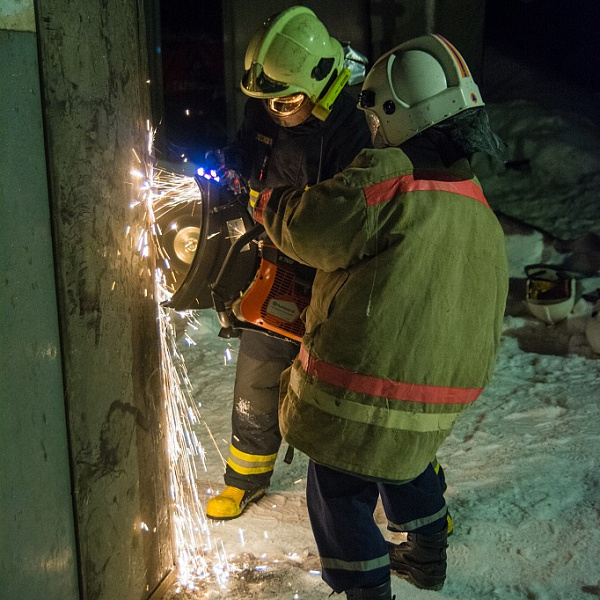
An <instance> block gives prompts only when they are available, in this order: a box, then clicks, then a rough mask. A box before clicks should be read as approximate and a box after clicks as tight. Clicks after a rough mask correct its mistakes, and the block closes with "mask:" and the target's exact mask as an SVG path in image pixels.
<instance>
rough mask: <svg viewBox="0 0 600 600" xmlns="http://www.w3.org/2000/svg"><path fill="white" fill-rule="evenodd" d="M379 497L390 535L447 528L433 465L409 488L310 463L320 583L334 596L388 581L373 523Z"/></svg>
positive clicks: (385, 557) (384, 545)
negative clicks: (334, 593) (331, 591)
mask: <svg viewBox="0 0 600 600" xmlns="http://www.w3.org/2000/svg"><path fill="white" fill-rule="evenodd" d="M380 495H381V501H382V504H383V508H384V510H385V514H386V517H387V519H388V528H389V529H390V530H393V531H413V532H418V533H438V532H439V531H441V530H442V529H443V528H444V527H446V514H447V508H446V503H445V501H444V495H443V492H442V489H441V485H440V480H439V478H438V476H437V475H436V473H435V470H434V467H433V466H432V465H429V466H428V467H427V469H425V471H424V472H423V473H421V475H419V476H418V477H417V478H416V479H413V480H412V481H410V482H408V483H404V484H391V483H377V482H374V481H369V480H366V479H362V478H360V477H358V476H356V475H351V474H349V473H343V472H341V471H336V470H334V469H330V468H329V467H325V466H323V465H318V464H316V463H314V462H313V461H312V460H311V461H310V462H309V465H308V479H307V486H306V499H307V505H308V513H309V516H310V523H311V527H312V530H313V534H314V536H315V541H316V543H317V548H318V550H319V556H320V558H321V567H322V577H323V580H324V581H325V582H326V583H327V584H328V585H329V586H331V588H332V589H333V591H334V592H336V593H340V592H343V591H345V590H349V589H352V588H365V587H373V586H376V585H379V584H381V583H383V582H385V581H386V580H387V579H389V577H390V561H389V555H388V547H387V542H386V540H385V538H384V536H383V534H382V533H381V531H380V529H379V527H378V525H377V524H376V523H375V519H374V518H373V512H374V510H375V507H376V505H377V499H378V497H379V496H380Z"/></svg>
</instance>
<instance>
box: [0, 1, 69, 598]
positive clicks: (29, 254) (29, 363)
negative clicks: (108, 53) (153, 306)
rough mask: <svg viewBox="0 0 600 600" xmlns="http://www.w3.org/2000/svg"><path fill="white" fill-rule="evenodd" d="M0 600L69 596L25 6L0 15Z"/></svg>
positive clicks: (63, 462)
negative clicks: (0, 99) (0, 100)
mask: <svg viewBox="0 0 600 600" xmlns="http://www.w3.org/2000/svg"><path fill="white" fill-rule="evenodd" d="M0 97H1V98H2V102H0V331H1V334H0V598H2V600H33V599H37V598H43V599H44V600H76V599H77V598H79V593H78V578H77V550H76V543H75V531H74V515H73V504H72V500H71V480H70V474H69V455H68V444H67V427H66V416H65V403H64V394H63V380H62V370H61V346H60V341H59V326H58V313H57V304H56V292H55V278H54V259H53V251H52V238H51V229H50V210H49V200H48V184H47V175H46V163H45V151H44V136H43V126H42V105H41V98H40V86H39V65H38V58H37V41H36V34H35V25H34V11H33V3H32V2H17V1H14V2H12V1H10V0H9V1H6V0H5V1H4V2H3V3H2V7H1V9H0Z"/></svg>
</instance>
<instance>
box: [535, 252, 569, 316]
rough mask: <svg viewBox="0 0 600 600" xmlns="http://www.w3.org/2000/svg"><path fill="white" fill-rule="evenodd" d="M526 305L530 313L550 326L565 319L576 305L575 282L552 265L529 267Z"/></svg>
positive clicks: (567, 274)
mask: <svg viewBox="0 0 600 600" xmlns="http://www.w3.org/2000/svg"><path fill="white" fill-rule="evenodd" d="M525 273H526V274H527V288H526V298H525V300H526V303H527V308H529V311H530V312H531V313H532V314H533V315H534V316H535V317H537V318H538V319H541V320H542V321H545V322H546V323H549V324H554V323H558V322H559V321H562V319H565V318H566V317H567V316H568V315H569V313H570V312H571V310H572V309H573V306H574V304H575V280H574V279H573V278H572V277H570V274H569V273H566V272H564V271H561V270H560V269H559V268H557V267H553V266H552V265H540V264H538V265H528V266H527V267H525Z"/></svg>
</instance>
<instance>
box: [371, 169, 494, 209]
mask: <svg viewBox="0 0 600 600" xmlns="http://www.w3.org/2000/svg"><path fill="white" fill-rule="evenodd" d="M408 192H449V193H450V194H459V195H461V196H467V197H468V198H472V199H473V200H477V202H481V203H482V204H483V205H485V206H488V207H489V205H488V203H487V200H486V199H485V196H484V195H483V190H482V189H481V188H480V187H479V186H478V185H477V184H476V183H475V182H474V181H470V180H462V181H441V180H439V179H415V178H414V176H413V175H402V176H401V177H394V178H392V179H386V180H385V181H382V182H381V183H376V184H374V185H371V186H369V187H368V188H365V197H366V199H367V206H374V205H376V204H381V203H382V202H387V201H388V200H391V199H392V198H394V197H395V196H399V195H400V194H407V193H408Z"/></svg>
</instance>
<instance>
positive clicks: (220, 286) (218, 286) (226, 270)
mask: <svg viewBox="0 0 600 600" xmlns="http://www.w3.org/2000/svg"><path fill="white" fill-rule="evenodd" d="M264 230H265V228H264V227H263V226H262V225H260V224H257V225H255V226H254V227H253V228H252V229H249V230H248V231H246V233H244V234H243V235H241V236H240V237H239V238H238V239H237V240H236V241H235V242H234V243H233V244H232V245H231V248H229V250H228V252H227V255H226V256H225V260H224V261H223V264H222V265H221V269H220V270H219V274H218V275H217V278H216V279H215V281H214V282H213V283H211V284H210V290H211V294H212V298H213V305H214V307H215V311H216V312H217V316H218V317H219V323H220V324H221V327H222V328H223V330H225V331H226V332H227V334H228V335H227V337H235V336H234V335H233V334H231V332H230V330H232V329H233V324H232V322H231V319H230V317H229V313H228V310H227V308H228V304H229V306H231V302H233V300H234V299H233V298H225V297H224V296H225V294H226V292H227V283H226V282H227V280H228V278H229V276H230V275H231V269H232V268H233V264H234V262H235V259H236V258H237V256H238V254H239V253H240V252H241V250H242V248H243V247H244V246H245V245H246V244H248V243H249V242H251V241H253V240H255V239H256V238H258V236H259V235H261V234H262V233H263V232H264ZM223 282H225V283H223ZM223 333H225V332H223ZM219 335H221V334H219ZM221 337H225V336H223V335H221Z"/></svg>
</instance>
